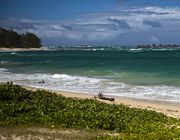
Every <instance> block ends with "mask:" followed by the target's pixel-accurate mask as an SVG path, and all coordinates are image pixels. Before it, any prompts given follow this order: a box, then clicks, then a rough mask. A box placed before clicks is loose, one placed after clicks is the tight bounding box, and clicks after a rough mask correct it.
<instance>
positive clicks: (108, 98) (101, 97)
mask: <svg viewBox="0 0 180 140" xmlns="http://www.w3.org/2000/svg"><path fill="white" fill-rule="evenodd" d="M98 98H99V99H102V100H108V101H115V98H110V97H104V95H103V94H102V93H100V92H99V93H98Z"/></svg>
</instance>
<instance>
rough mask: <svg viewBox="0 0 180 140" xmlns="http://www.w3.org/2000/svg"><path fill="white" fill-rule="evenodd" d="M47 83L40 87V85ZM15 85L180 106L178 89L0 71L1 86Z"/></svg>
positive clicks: (75, 77)
mask: <svg viewBox="0 0 180 140" xmlns="http://www.w3.org/2000/svg"><path fill="white" fill-rule="evenodd" d="M42 80H43V81H45V83H39V82H40V81H42ZM7 81H13V82H14V83H17V84H20V85H28V86H32V87H38V88H45V89H53V90H64V91H74V92H82V93H90V94H97V93H98V92H99V91H101V92H102V93H103V94H105V95H111V96H124V97H131V98H141V99H153V100H162V101H172V102H179V103H180V87H175V86H135V85H128V84H124V83H121V82H115V81H112V80H109V79H99V78H91V77H86V76H72V75H67V74H42V73H36V74H17V73H10V72H8V71H7V69H4V68H3V69H2V68H0V82H7Z"/></svg>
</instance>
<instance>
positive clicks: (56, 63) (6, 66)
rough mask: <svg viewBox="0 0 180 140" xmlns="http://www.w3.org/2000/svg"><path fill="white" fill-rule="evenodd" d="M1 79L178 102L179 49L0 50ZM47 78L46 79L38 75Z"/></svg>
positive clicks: (49, 86)
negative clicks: (44, 82)
mask: <svg viewBox="0 0 180 140" xmlns="http://www.w3.org/2000/svg"><path fill="white" fill-rule="evenodd" d="M0 69H1V71H0V76H1V79H0V80H1V81H7V80H11V81H14V82H15V83H19V84H25V85H30V86H35V87H46V88H50V89H58V90H68V91H69V90H70V91H78V92H88V93H92V92H93V94H94V93H97V92H99V91H101V92H103V93H104V94H108V95H109V94H110V95H115V96H127V97H134V98H147V99H157V100H170V101H176V102H180V50H135V49H115V48H107V49H106V48H76V49H74V48H73V49H72V48H71V49H70V48H69V49H68V48H66V49H64V48H63V49H62V48H61V49H59V50H57V49H56V50H46V51H37V52H32V51H28V52H0ZM41 80H45V81H46V85H43V84H39V83H38V81H41Z"/></svg>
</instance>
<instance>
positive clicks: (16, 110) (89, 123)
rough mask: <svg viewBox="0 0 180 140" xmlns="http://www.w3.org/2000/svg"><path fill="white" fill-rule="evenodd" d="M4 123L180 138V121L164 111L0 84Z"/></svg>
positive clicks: (1, 120) (128, 136)
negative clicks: (168, 115)
mask: <svg viewBox="0 0 180 140" xmlns="http://www.w3.org/2000/svg"><path fill="white" fill-rule="evenodd" d="M0 126H1V127H10V126H19V127H21V126H29V127H32V126H38V127H48V128H52V127H53V128H73V129H98V130H99V129H101V130H109V131H113V132H117V133H118V134H119V135H118V136H116V137H113V136H107V137H98V138H97V139H105V138H106V139H152V140H153V139H162V140H166V139H168V140H169V139H180V128H179V127H180V120H178V119H175V118H170V117H167V116H165V115H163V114H162V113H157V112H154V111H148V110H142V109H136V108H129V107H127V106H124V105H114V104H106V103H102V102H99V101H96V100H89V99H76V98H66V97H64V96H61V95H57V94H56V93H51V92H47V91H43V90H37V91H34V92H33V91H29V90H26V89H24V88H22V87H20V86H17V85H12V84H8V85H6V84H5V85H0Z"/></svg>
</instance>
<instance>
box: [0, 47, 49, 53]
mask: <svg viewBox="0 0 180 140" xmlns="http://www.w3.org/2000/svg"><path fill="white" fill-rule="evenodd" d="M42 50H46V49H45V48H44V47H41V48H0V52H12V51H42Z"/></svg>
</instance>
